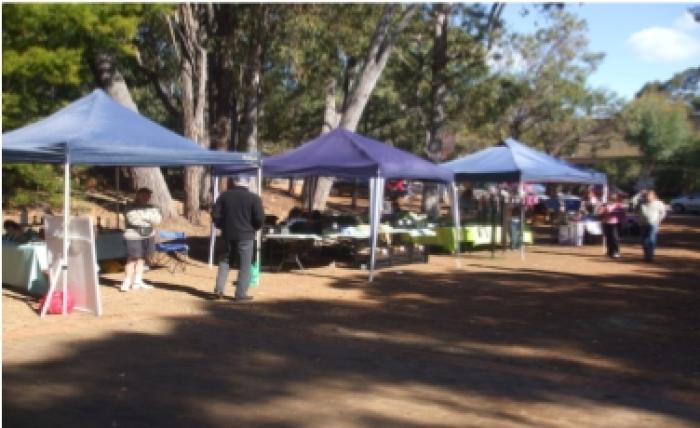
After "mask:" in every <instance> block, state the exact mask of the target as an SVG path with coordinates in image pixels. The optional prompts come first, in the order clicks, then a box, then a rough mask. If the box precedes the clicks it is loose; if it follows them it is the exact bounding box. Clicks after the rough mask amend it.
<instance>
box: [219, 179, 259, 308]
mask: <svg viewBox="0 0 700 428" xmlns="http://www.w3.org/2000/svg"><path fill="white" fill-rule="evenodd" d="M248 183H249V180H248V177H246V176H238V177H236V178H235V179H234V180H233V183H232V184H233V186H232V187H231V188H230V189H228V190H227V191H225V192H224V193H222V194H221V196H219V198H218V199H217V200H216V203H215V204H214V209H213V210H212V220H213V222H214V224H215V225H216V227H217V228H219V229H221V236H222V238H223V239H224V241H225V242H226V252H225V253H224V254H223V256H222V258H221V259H220V261H219V271H218V273H217V275H216V285H215V288H214V297H215V298H217V299H218V298H221V297H223V295H224V288H225V286H226V281H227V280H228V271H229V269H230V267H231V265H233V264H234V263H235V261H236V260H238V262H239V267H238V279H237V281H236V291H235V296H234V297H235V300H236V301H245V300H251V299H252V296H248V287H249V286H250V275H251V263H252V261H253V242H254V239H255V232H256V231H258V230H259V229H260V228H261V227H262V226H263V223H264V221H265V212H264V211H263V206H262V200H261V199H260V197H259V196H258V195H256V194H255V193H253V192H251V191H250V190H248Z"/></svg>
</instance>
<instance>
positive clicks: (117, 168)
mask: <svg viewBox="0 0 700 428" xmlns="http://www.w3.org/2000/svg"><path fill="white" fill-rule="evenodd" d="M114 183H115V187H116V189H117V221H116V222H115V223H116V228H117V229H119V212H120V211H121V204H120V203H119V194H120V193H121V192H120V190H119V167H118V166H117V167H115V168H114Z"/></svg>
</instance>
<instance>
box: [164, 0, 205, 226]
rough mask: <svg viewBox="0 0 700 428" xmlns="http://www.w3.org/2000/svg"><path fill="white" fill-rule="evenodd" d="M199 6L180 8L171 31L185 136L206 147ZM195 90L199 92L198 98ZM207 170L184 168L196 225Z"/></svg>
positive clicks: (190, 217) (188, 209) (187, 199)
mask: <svg viewBox="0 0 700 428" xmlns="http://www.w3.org/2000/svg"><path fill="white" fill-rule="evenodd" d="M197 7H199V6H198V5H192V4H180V5H179V6H178V8H177V13H176V15H175V17H174V18H173V19H172V20H171V22H170V23H171V28H172V29H173V31H174V32H175V33H176V35H177V37H178V40H177V43H178V48H179V55H180V90H181V94H182V95H181V101H182V115H183V125H184V128H185V136H186V137H187V138H189V139H191V140H192V141H194V142H196V143H197V144H199V145H201V146H204V147H207V146H208V144H207V139H206V128H205V121H204V112H205V106H206V101H207V96H206V95H207V91H206V89H207V52H206V50H205V49H204V47H203V45H204V39H205V35H204V32H203V28H202V26H201V25H200V22H199V16H198V14H197V13H196V12H197V10H196V8H197ZM195 88H196V91H197V94H196V98H195ZM203 172H204V169H203V168H202V167H201V166H191V167H187V168H185V217H187V219H188V220H189V221H190V222H191V223H193V224H199V221H200V191H201V186H202V184H201V180H202V175H203Z"/></svg>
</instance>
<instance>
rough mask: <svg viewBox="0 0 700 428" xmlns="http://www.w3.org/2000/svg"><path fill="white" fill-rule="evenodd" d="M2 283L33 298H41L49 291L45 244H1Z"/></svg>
mask: <svg viewBox="0 0 700 428" xmlns="http://www.w3.org/2000/svg"><path fill="white" fill-rule="evenodd" d="M2 266H3V269H2V283H3V284H7V285H9V286H12V287H15V288H19V289H20V290H23V291H26V292H28V293H29V294H32V295H35V296H43V295H44V294H46V292H47V291H48V290H49V281H48V277H47V276H46V275H45V274H44V273H43V271H44V270H46V269H47V266H48V263H47V256H46V244H45V243H43V242H32V243H27V244H21V245H20V244H15V243H12V242H7V241H3V242H2Z"/></svg>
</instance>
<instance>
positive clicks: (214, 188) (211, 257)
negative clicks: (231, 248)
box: [209, 174, 219, 269]
mask: <svg viewBox="0 0 700 428" xmlns="http://www.w3.org/2000/svg"><path fill="white" fill-rule="evenodd" d="M211 179H212V181H213V182H212V184H211V189H212V193H213V194H214V203H216V200H217V199H219V177H216V176H215V175H213V174H212V176H211ZM215 246H216V225H215V224H214V221H213V219H212V222H211V231H210V232H209V269H211V268H212V267H213V266H214V247H215Z"/></svg>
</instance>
